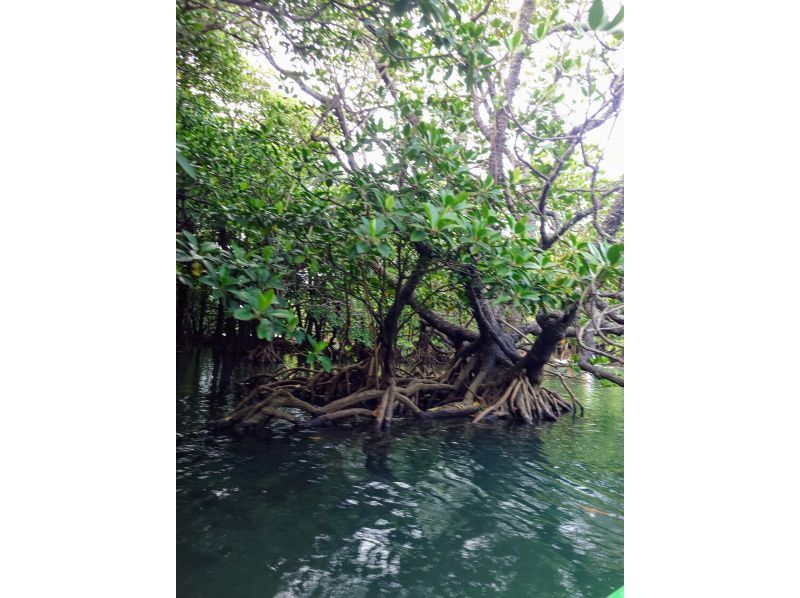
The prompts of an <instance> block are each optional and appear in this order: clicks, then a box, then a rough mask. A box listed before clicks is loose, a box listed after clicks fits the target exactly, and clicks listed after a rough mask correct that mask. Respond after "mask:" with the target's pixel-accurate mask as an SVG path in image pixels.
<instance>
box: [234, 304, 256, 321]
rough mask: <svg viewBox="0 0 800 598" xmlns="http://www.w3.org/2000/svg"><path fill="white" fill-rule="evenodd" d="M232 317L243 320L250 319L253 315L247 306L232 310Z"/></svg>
mask: <svg viewBox="0 0 800 598" xmlns="http://www.w3.org/2000/svg"><path fill="white" fill-rule="evenodd" d="M233 317H234V318H236V319H237V320H244V321H245V322H246V321H248V320H252V319H254V318H255V315H254V314H253V312H252V311H251V310H250V308H249V307H242V308H241V309H237V310H236V311H234V312H233Z"/></svg>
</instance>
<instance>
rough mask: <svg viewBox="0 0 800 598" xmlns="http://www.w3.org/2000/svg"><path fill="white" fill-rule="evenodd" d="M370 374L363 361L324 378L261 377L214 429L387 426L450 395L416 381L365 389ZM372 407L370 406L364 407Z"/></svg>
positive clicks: (395, 381) (427, 382)
mask: <svg viewBox="0 0 800 598" xmlns="http://www.w3.org/2000/svg"><path fill="white" fill-rule="evenodd" d="M370 369H371V366H370V364H369V363H367V362H362V363H359V364H355V365H354V366H348V367H347V368H341V369H338V370H334V371H333V372H330V373H325V376H322V375H321V374H320V373H315V375H314V376H313V377H311V378H303V377H288V378H282V379H275V378H274V377H266V376H262V375H259V376H256V377H253V378H252V379H251V381H253V382H255V381H262V380H270V381H268V382H265V383H261V384H258V385H257V386H255V387H254V388H253V389H252V390H250V391H249V392H248V393H247V394H246V395H245V397H244V398H243V399H242V400H241V401H240V402H239V403H238V404H237V405H236V407H234V409H233V410H232V411H231V412H230V413H229V414H228V415H227V416H226V417H225V418H223V419H222V420H220V421H218V422H217V424H216V427H217V428H219V429H225V428H234V429H235V430H237V431H245V430H251V429H255V428H259V427H262V426H264V425H266V424H267V423H268V422H269V421H271V420H272V419H282V420H285V421H288V422H290V423H292V424H295V425H298V426H304V427H305V426H317V425H321V424H324V423H327V422H331V421H336V420H339V419H342V418H346V417H354V416H366V417H372V418H374V419H375V422H376V424H377V425H379V426H382V427H388V426H389V425H390V424H391V421H392V418H393V417H394V416H395V415H396V414H397V413H399V412H400V411H404V412H409V413H411V414H414V415H415V416H420V417H424V416H426V413H427V412H426V411H424V410H423V409H421V408H420V406H419V404H418V402H419V397H420V396H429V395H431V394H432V393H435V392H438V391H450V392H452V391H453V390H454V387H453V386H452V385H451V384H443V383H440V382H438V381H436V380H430V379H424V378H416V377H405V378H391V379H390V380H389V382H388V384H386V386H385V388H381V387H380V385H376V386H373V387H371V388H363V387H362V384H361V382H360V381H361V380H363V377H362V374H363V373H365V372H366V373H367V374H369V371H370ZM284 374H286V372H284ZM350 376H353V378H350ZM354 386H356V388H357V390H355V391H354V392H349V393H346V394H345V395H344V396H341V394H339V396H341V398H335V399H334V400H330V399H331V398H332V394H331V388H334V389H335V390H334V391H333V392H334V393H337V394H338V392H339V391H340V390H347V389H349V390H351V391H352V389H353V387H354ZM335 396H336V394H333V397H335ZM301 397H304V398H308V400H303V398H301ZM412 397H413V399H412ZM426 400H427V399H426ZM376 401H377V407H375V402H376ZM315 403H316V404H315ZM370 404H371V405H372V406H373V407H371V408H368V407H369V406H370ZM289 409H293V410H300V411H302V412H305V413H307V414H309V415H311V416H312V417H311V419H304V418H302V417H301V416H300V415H299V414H297V412H296V411H295V412H292V411H290V410H289Z"/></svg>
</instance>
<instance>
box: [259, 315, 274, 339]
mask: <svg viewBox="0 0 800 598" xmlns="http://www.w3.org/2000/svg"><path fill="white" fill-rule="evenodd" d="M256 336H257V337H258V338H260V339H261V340H265V341H271V340H272V339H273V338H274V337H275V327H274V326H273V325H272V322H270V321H269V320H261V321H260V322H259V323H258V328H256Z"/></svg>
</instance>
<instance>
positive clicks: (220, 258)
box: [176, 0, 624, 406]
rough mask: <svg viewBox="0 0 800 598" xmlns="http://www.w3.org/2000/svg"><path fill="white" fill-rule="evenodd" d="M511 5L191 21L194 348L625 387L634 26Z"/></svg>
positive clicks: (188, 16)
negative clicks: (626, 64)
mask: <svg viewBox="0 0 800 598" xmlns="http://www.w3.org/2000/svg"><path fill="white" fill-rule="evenodd" d="M509 4H511V3H507V2H505V1H503V0H497V1H492V0H489V1H488V2H484V1H482V0H481V1H477V0H453V1H445V0H397V1H394V2H378V1H364V2H361V3H346V2H339V1H337V0H301V1H296V0H295V1H292V2H288V1H269V2H268V1H266V0H265V1H258V0H255V1H250V0H234V1H232V2H216V1H214V2H204V3H197V2H193V1H187V2H180V3H179V4H178V8H177V92H176V99H177V135H178V152H177V156H178V161H177V169H178V170H177V177H178V178H177V204H176V205H177V227H176V228H177V239H178V253H177V266H178V268H177V272H178V336H179V338H180V339H187V338H194V339H195V340H201V339H204V340H214V341H215V342H217V343H219V344H222V345H225V346H227V347H228V348H232V349H237V350H242V351H249V355H250V356H251V357H253V358H260V359H265V360H275V361H277V360H279V358H280V356H282V355H284V354H285V353H296V354H298V355H300V356H301V357H302V358H303V359H305V360H306V362H307V363H308V364H310V365H311V366H312V367H321V368H322V369H323V370H324V371H325V372H330V371H331V370H332V369H334V368H335V367H336V366H335V364H336V363H339V364H346V363H352V362H359V361H360V360H363V359H366V358H368V357H369V356H370V355H372V359H373V361H374V362H375V363H374V365H370V370H369V375H368V376H367V378H369V377H370V376H372V377H373V378H374V385H375V387H376V388H385V387H387V385H389V384H392V380H393V377H394V376H396V375H397V371H396V368H399V367H400V366H399V364H401V363H403V364H405V366H404V367H405V368H406V369H411V368H412V367H413V368H414V371H415V372H416V373H417V375H421V372H424V373H427V374H428V375H433V373H434V372H436V371H437V368H438V366H444V364H445V363H446V362H447V361H448V360H450V359H455V361H456V363H455V364H454V363H452V362H451V364H450V365H451V366H452V367H450V368H449V370H448V371H450V370H452V372H451V374H453V375H456V374H455V373H453V372H456V369H457V367H462V364H463V363H466V361H467V360H468V359H469V360H474V364H473V365H474V366H475V367H474V369H473V370H470V371H469V372H466V370H465V372H464V373H463V374H459V375H460V376H462V377H463V380H461V378H459V379H458V380H459V381H460V382H459V381H454V380H447V379H446V378H447V376H446V374H445V376H444V377H443V378H442V379H441V380H440V381H442V382H447V383H449V384H451V385H454V387H456V388H460V386H464V385H469V386H470V389H471V390H474V389H478V388H479V386H480V383H482V382H483V381H484V378H485V376H486V371H487V370H492V369H493V368H495V367H500V366H503V367H505V368H506V369H508V368H509V367H511V368H512V370H513V371H514V372H516V371H517V370H518V369H519V368H520V367H524V368H527V369H528V372H529V374H530V380H531V381H532V382H534V383H537V382H538V381H539V378H540V373H541V372H540V370H541V369H542V367H543V366H544V365H545V363H546V362H547V361H548V359H550V358H551V357H552V356H553V354H554V351H555V350H556V344H557V343H560V344H558V351H559V352H560V354H561V356H562V357H563V356H565V355H568V356H569V357H570V358H571V359H572V360H573V362H574V366H573V367H575V368H576V369H577V368H582V369H584V370H587V371H589V372H591V373H592V374H594V375H596V376H598V377H600V378H601V379H603V380H605V381H607V382H608V381H611V382H613V383H617V384H622V379H621V376H620V374H619V369H620V368H621V366H622V363H623V357H622V340H621V336H622V324H623V315H622V309H623V303H622V300H623V271H622V267H623V245H622V233H623V225H622V222H623V191H624V188H623V182H622V180H616V179H613V178H609V177H607V176H606V175H605V174H604V172H603V169H602V159H603V152H602V148H601V147H599V146H598V145H597V144H596V143H592V142H590V141H589V139H590V138H591V132H592V131H594V130H602V131H608V130H609V127H611V126H613V122H614V120H615V119H616V117H617V116H618V114H619V112H620V110H621V105H622V98H623V90H624V76H623V72H622V70H621V66H620V65H619V62H620V56H619V55H620V54H621V52H620V48H621V44H622V30H621V26H622V21H623V11H622V10H621V9H620V10H619V11H618V12H617V11H614V14H610V13H607V12H606V10H605V9H604V7H603V3H602V2H601V1H600V0H595V1H594V2H591V3H589V2H584V1H578V2H538V3H534V2H533V0H522V1H521V2H517V3H516V4H517V5H518V6H516V8H515V9H513V10H512V8H511V7H509ZM606 135H607V133H606ZM551 328H552V329H553V331H556V329H558V330H557V331H556V332H553V334H552V335H551V334H550V333H549V332H548V331H549V330H550V329H551ZM553 335H555V336H553ZM534 336H535V337H536V339H537V343H539V346H538V348H537V345H536V344H534V346H533V348H531V347H530V343H531V342H532V337H534ZM550 336H552V338H550ZM565 337H566V338H567V339H569V340H568V341H566V344H568V345H569V348H565V347H564V344H565V343H564V342H562V339H564V338H565ZM529 339H531V340H529ZM551 341H552V342H551ZM545 345H547V347H546V349H547V350H546V353H547V354H546V355H544V353H543V351H545ZM550 345H552V346H550ZM469 347H472V348H469ZM520 351H522V352H521V353H520ZM473 353H474V354H476V355H478V354H479V355H483V357H475V356H471V355H472V354H473ZM533 354H536V356H538V357H537V359H538V362H542V359H543V360H544V361H543V362H542V363H538V362H537V364H538V365H537V368H538V369H537V371H536V372H534V369H535V368H533V366H532V365H531V363H532V361H531V360H534V355H533ZM534 361H535V360H534ZM522 362H525V363H524V364H523V365H520V364H521V363H522ZM315 364H318V366H316V365H315ZM456 366H457V367H456ZM514 366H516V368H514ZM532 368H533V369H532ZM403 371H405V370H403ZM334 373H335V372H334ZM471 382H474V385H473V384H472V383H471ZM534 385H535V384H534ZM367 386H368V385H365V388H366V387H367ZM348 390H350V389H349V388H348ZM334 394H336V393H334ZM454 394H459V393H458V392H456V393H454ZM460 394H462V395H463V390H462V391H461V393H460ZM472 394H476V393H474V392H473V393H472ZM336 396H338V394H337V395H336ZM468 398H469V397H467V399H468ZM470 400H471V399H470ZM390 402H391V400H390ZM488 402H489V403H491V401H488ZM481 404H482V406H485V405H483V403H481Z"/></svg>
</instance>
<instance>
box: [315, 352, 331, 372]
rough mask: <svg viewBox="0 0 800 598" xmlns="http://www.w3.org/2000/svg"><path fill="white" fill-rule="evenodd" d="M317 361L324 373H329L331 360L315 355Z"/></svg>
mask: <svg viewBox="0 0 800 598" xmlns="http://www.w3.org/2000/svg"><path fill="white" fill-rule="evenodd" d="M317 361H319V363H320V365H321V366H322V369H323V370H325V371H326V372H330V371H331V368H332V367H333V364H332V363H331V360H330V359H329V358H328V357H326V356H325V355H317Z"/></svg>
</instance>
